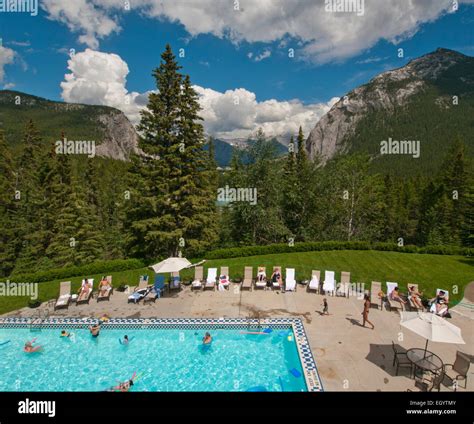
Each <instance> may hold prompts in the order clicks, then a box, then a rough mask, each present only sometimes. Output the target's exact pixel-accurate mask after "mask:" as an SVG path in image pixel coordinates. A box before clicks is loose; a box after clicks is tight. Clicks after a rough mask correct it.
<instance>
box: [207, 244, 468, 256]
mask: <svg viewBox="0 0 474 424" xmlns="http://www.w3.org/2000/svg"><path fill="white" fill-rule="evenodd" d="M325 250H382V251H391V252H403V253H429V254H435V255H462V256H472V255H473V254H474V249H469V248H462V247H450V246H424V247H418V246H414V245H407V246H399V245H398V244H396V243H369V242H363V241H355V242H339V241H325V242H308V243H295V244H294V245H293V246H290V245H288V244H283V243H281V244H270V245H267V246H247V247H231V248H226V249H216V250H212V251H210V252H207V253H206V255H205V258H206V259H227V258H239V257H245V256H260V255H271V254H274V253H292V252H317V251H325Z"/></svg>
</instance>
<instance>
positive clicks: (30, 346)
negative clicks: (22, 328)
mask: <svg viewBox="0 0 474 424" xmlns="http://www.w3.org/2000/svg"><path fill="white" fill-rule="evenodd" d="M35 341H36V338H34V339H33V340H30V341H28V342H26V343H25V346H24V347H23V350H24V351H25V352H26V353H33V352H39V351H41V350H43V348H42V346H39V345H38V346H33V344H34V342H35Z"/></svg>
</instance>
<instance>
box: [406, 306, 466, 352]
mask: <svg viewBox="0 0 474 424" xmlns="http://www.w3.org/2000/svg"><path fill="white" fill-rule="evenodd" d="M400 325H401V326H402V327H405V328H407V329H408V330H410V331H413V332H414V333H416V334H418V335H419V336H421V337H424V338H425V339H426V346H425V351H426V348H427V347H428V341H432V342H438V343H455V344H465V343H466V342H465V341H464V340H463V338H462V335H461V329H460V328H459V327H456V326H455V325H453V324H451V323H450V322H448V321H446V320H445V319H444V318H441V317H439V316H438V315H436V314H432V313H430V312H401V319H400Z"/></svg>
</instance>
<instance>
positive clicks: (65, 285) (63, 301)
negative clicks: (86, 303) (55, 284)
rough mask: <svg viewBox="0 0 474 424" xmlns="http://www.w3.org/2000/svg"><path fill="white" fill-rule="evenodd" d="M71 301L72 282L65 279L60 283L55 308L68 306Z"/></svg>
mask: <svg viewBox="0 0 474 424" xmlns="http://www.w3.org/2000/svg"><path fill="white" fill-rule="evenodd" d="M70 302H71V282H70V281H64V282H62V283H59V297H58V300H57V301H56V304H55V305H54V310H56V309H61V308H68V307H69V303H70Z"/></svg>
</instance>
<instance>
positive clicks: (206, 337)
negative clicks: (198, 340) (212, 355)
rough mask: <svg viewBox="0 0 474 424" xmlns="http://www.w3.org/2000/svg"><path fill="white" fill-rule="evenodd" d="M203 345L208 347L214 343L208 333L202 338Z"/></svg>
mask: <svg viewBox="0 0 474 424" xmlns="http://www.w3.org/2000/svg"><path fill="white" fill-rule="evenodd" d="M202 343H203V344H205V345H208V344H211V343H212V337H211V335H210V334H209V333H208V332H207V333H206V334H205V335H204V337H203V338H202Z"/></svg>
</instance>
